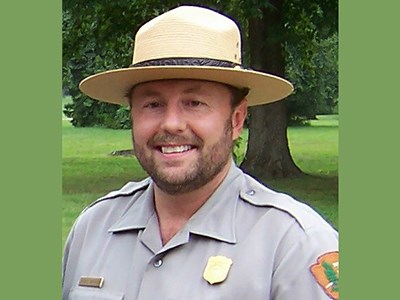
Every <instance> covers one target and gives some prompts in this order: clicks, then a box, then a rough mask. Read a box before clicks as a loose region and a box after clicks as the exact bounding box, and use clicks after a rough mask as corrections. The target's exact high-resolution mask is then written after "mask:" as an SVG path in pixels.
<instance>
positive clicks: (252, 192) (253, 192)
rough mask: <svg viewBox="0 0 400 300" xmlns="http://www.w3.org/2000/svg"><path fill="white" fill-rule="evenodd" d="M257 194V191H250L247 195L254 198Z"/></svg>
mask: <svg viewBox="0 0 400 300" xmlns="http://www.w3.org/2000/svg"><path fill="white" fill-rule="evenodd" d="M255 193H256V191H255V190H250V191H248V192H247V195H250V196H253V195H254V194H255Z"/></svg>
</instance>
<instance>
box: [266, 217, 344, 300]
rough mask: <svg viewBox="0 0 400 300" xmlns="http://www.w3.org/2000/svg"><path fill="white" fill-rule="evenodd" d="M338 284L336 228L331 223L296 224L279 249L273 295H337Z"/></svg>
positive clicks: (276, 299)
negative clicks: (307, 227) (318, 225)
mask: <svg viewBox="0 0 400 300" xmlns="http://www.w3.org/2000/svg"><path fill="white" fill-rule="evenodd" d="M324 258H329V259H326V260H324ZM338 284H339V263H338V235H337V232H336V231H335V230H334V229H332V228H330V227H328V226H326V227H322V228H321V227H317V226H316V227H315V228H309V229H306V230H305V229H303V228H301V227H300V226H299V225H298V224H294V225H293V226H292V227H291V228H290V229H289V230H288V232H287V233H286V234H285V236H284V237H283V238H282V240H281V243H280V246H279V249H278V251H277V258H276V264H275V268H274V273H273V279H272V291H271V299H273V300H293V299H307V300H327V299H338V294H339V292H338V289H339V286H338Z"/></svg>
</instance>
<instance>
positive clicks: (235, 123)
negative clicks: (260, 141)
mask: <svg viewBox="0 0 400 300" xmlns="http://www.w3.org/2000/svg"><path fill="white" fill-rule="evenodd" d="M246 116H247V99H246V98H244V99H243V100H242V102H240V104H239V105H238V106H236V108H235V109H234V110H233V113H232V140H236V139H237V138H238V137H239V136H240V134H241V133H242V129H243V125H244V121H245V120H246Z"/></svg>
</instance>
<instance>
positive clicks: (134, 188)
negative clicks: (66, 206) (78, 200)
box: [83, 178, 151, 212]
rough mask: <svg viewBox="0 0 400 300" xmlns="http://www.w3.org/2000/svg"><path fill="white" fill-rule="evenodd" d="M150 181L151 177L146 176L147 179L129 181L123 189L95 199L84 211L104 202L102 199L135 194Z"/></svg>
mask: <svg viewBox="0 0 400 300" xmlns="http://www.w3.org/2000/svg"><path fill="white" fill-rule="evenodd" d="M150 182H151V180H150V178H146V179H144V180H142V181H139V182H133V181H131V182H128V183H127V184H125V185H124V186H123V187H122V188H121V189H119V190H116V191H111V192H109V193H108V194H107V195H105V196H103V197H100V198H98V199H97V200H96V201H94V202H93V203H91V204H90V205H89V206H87V207H86V208H85V209H84V211H86V210H87V209H89V208H90V207H92V206H94V205H96V204H98V203H99V202H102V201H105V200H109V199H113V198H116V197H123V196H130V195H133V194H135V193H136V192H138V191H140V190H143V189H146V188H147V187H148V186H149V185H150ZM84 211H83V212H84Z"/></svg>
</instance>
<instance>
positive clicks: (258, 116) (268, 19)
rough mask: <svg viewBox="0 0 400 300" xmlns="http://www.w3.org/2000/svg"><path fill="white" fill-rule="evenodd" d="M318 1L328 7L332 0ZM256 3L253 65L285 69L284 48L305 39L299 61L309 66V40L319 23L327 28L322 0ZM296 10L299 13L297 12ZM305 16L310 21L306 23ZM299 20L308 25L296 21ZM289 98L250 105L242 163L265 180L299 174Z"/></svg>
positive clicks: (251, 25) (278, 72) (251, 32)
mask: <svg viewBox="0 0 400 300" xmlns="http://www.w3.org/2000/svg"><path fill="white" fill-rule="evenodd" d="M320 2H323V4H325V5H326V7H330V8H331V7H332V6H333V5H332V3H334V2H335V1H320ZM257 7H258V14H253V15H252V17H250V18H249V43H250V57H251V66H252V67H254V68H256V69H259V70H262V71H266V72H270V73H273V74H276V75H279V76H284V75H285V71H286V70H287V69H289V65H288V60H287V55H285V54H287V53H288V52H286V53H285V50H290V49H291V48H290V46H292V45H293V44H290V42H292V43H293V42H302V43H304V45H305V46H304V47H303V50H304V51H305V53H306V54H307V55H306V56H305V57H306V58H305V59H304V61H303V63H304V62H306V63H305V64H303V66H306V65H310V64H307V57H308V55H309V56H310V57H312V55H313V54H314V53H315V49H314V48H313V43H311V41H313V40H314V38H315V36H316V35H317V33H318V31H317V28H318V27H317V24H318V25H319V26H321V31H323V33H324V34H326V33H327V32H329V30H326V29H325V27H327V26H326V23H325V27H324V26H323V25H324V24H323V23H321V19H322V18H323V9H322V8H321V5H319V4H318V3H316V1H301V2H300V1H297V0H292V1H289V0H287V1H284V0H271V1H260V2H259V3H258V6H257ZM298 10H300V11H302V12H303V14H298ZM333 16H335V14H333ZM304 19H306V20H307V21H308V22H304ZM302 21H303V23H305V24H306V25H307V26H299V23H300V24H301V22H302ZM326 21H327V22H328V20H326ZM328 24H329V23H328ZM299 33H300V34H299ZM290 34H291V36H290ZM296 35H297V36H296ZM290 37H291V39H290ZM299 37H301V39H300V38H299ZM305 37H308V38H305ZM285 45H286V49H285ZM289 53H290V52H289ZM293 65H296V64H293ZM284 77H285V76H284ZM295 83H296V82H295ZM310 83H312V82H310ZM303 97H304V94H303ZM288 101H290V97H289V99H285V100H282V101H279V102H275V103H271V104H266V105H262V106H258V107H254V108H250V110H249V112H250V122H249V133H250V136H249V145H248V151H247V155H246V158H245V161H244V162H243V164H242V166H241V167H242V168H243V169H244V170H245V171H247V172H248V173H250V174H252V175H254V176H255V177H259V178H263V179H267V178H282V177H290V176H296V175H299V174H301V170H300V169H299V168H298V167H297V166H296V164H295V163H294V161H293V159H292V156H291V155H290V152H289V146H288V140H287V119H288V116H289V117H291V116H293V114H292V115H290V114H288ZM314 108H315V106H314ZM314 111H315V110H314Z"/></svg>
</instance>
